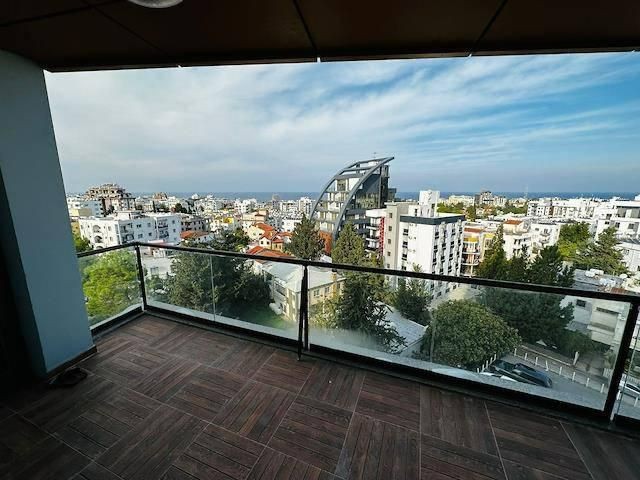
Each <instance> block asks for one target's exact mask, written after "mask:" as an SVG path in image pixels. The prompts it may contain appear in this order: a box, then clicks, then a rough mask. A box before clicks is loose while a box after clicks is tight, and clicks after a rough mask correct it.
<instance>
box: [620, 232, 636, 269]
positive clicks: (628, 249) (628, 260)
mask: <svg viewBox="0 0 640 480" xmlns="http://www.w3.org/2000/svg"><path fill="white" fill-rule="evenodd" d="M619 248H620V250H622V254H623V255H624V264H625V265H626V266H627V270H629V272H630V273H631V274H632V275H639V274H640V239H637V238H636V239H630V240H624V241H622V242H621V243H620V245H619Z"/></svg>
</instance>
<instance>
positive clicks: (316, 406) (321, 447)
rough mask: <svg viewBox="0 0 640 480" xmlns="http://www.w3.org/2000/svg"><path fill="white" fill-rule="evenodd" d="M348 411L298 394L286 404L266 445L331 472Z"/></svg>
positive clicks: (341, 439) (338, 451)
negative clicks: (286, 407)
mask: <svg viewBox="0 0 640 480" xmlns="http://www.w3.org/2000/svg"><path fill="white" fill-rule="evenodd" d="M351 415H352V414H351V412H349V411H348V410H343V409H341V408H338V407H334V406H333V405H328V404H326V403H322V402H319V401H317V400H313V399H311V398H305V397H299V398H298V399H297V400H296V401H295V402H294V403H293V404H292V405H291V407H289V411H288V412H287V414H286V415H285V417H284V419H283V420H282V423H281V424H280V426H279V427H278V429H277V430H276V433H275V434H274V435H273V438H272V439H271V441H270V442H269V446H270V447H271V448H273V449H275V450H277V451H279V452H282V453H285V454H289V455H294V456H295V457H296V458H297V459H299V460H302V461H304V462H306V463H309V464H311V465H314V466H316V467H318V468H320V469H322V470H326V471H328V472H333V471H334V470H335V469H336V466H337V464H338V459H339V458H340V452H341V450H342V446H343V444H344V441H345V437H346V435H347V428H348V427H349V421H350V420H351ZM292 452H295V453H292Z"/></svg>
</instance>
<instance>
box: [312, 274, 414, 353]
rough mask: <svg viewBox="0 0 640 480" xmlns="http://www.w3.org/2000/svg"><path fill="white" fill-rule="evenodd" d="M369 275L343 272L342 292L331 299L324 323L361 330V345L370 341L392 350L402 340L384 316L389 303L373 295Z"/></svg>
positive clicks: (342, 328) (339, 327) (374, 293)
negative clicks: (337, 296)
mask: <svg viewBox="0 0 640 480" xmlns="http://www.w3.org/2000/svg"><path fill="white" fill-rule="evenodd" d="M369 275H370V274H359V273H350V274H347V276H346V278H345V281H344V286H343V289H342V294H341V295H340V297H339V298H338V299H337V300H336V301H335V302H334V303H333V311H332V312H329V313H328V316H326V317H325V324H326V325H327V326H329V327H331V328H337V329H341V330H346V331H350V332H358V333H361V334H364V335H365V336H364V337H362V338H361V344H362V346H367V345H368V344H369V343H371V342H373V343H375V344H376V345H378V346H380V347H382V348H383V350H385V351H388V352H395V351H397V350H398V349H399V348H400V347H401V346H403V345H404V344H405V343H404V338H403V337H401V336H400V335H399V334H398V332H397V331H396V328H395V326H394V325H393V324H392V323H391V322H390V321H389V320H387V318H386V317H387V313H388V311H389V307H388V306H387V305H386V304H384V303H383V302H380V301H379V300H378V299H377V296H376V292H375V291H374V290H373V289H372V288H371V279H370V278H368V277H369Z"/></svg>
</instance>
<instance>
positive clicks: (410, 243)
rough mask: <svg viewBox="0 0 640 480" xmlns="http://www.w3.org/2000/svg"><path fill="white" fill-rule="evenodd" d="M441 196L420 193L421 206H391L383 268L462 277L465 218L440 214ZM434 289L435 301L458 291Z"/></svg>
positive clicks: (386, 221) (386, 222)
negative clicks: (439, 297) (447, 293)
mask: <svg viewBox="0 0 640 480" xmlns="http://www.w3.org/2000/svg"><path fill="white" fill-rule="evenodd" d="M439 197H440V192H437V191H432V190H427V191H421V192H420V200H419V202H418V203H408V202H407V203H395V202H392V203H389V204H387V209H386V216H385V217H384V230H383V238H382V239H381V241H382V242H383V245H384V248H383V264H384V266H385V267H386V268H391V269H396V270H407V271H411V270H413V268H414V266H416V267H418V268H419V269H420V270H421V271H422V272H425V273H435V274H440V275H456V276H458V275H460V270H461V265H462V240H463V231H464V225H465V218H464V215H452V214H443V213H438V212H437V205H438V202H439V199H440V198H439ZM434 283H435V284H434V285H430V288H432V294H433V296H434V298H436V297H438V296H440V295H442V294H443V293H445V292H448V291H449V290H450V289H451V288H455V285H452V284H440V282H434Z"/></svg>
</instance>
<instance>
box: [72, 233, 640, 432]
mask: <svg viewBox="0 0 640 480" xmlns="http://www.w3.org/2000/svg"><path fill="white" fill-rule="evenodd" d="M78 257H79V265H80V271H81V275H82V280H83V288H84V292H85V301H86V305H87V310H88V313H89V319H90V322H91V327H92V330H93V331H94V332H95V333H99V332H100V331H103V330H105V329H109V328H111V327H112V326H115V325H116V324H119V323H120V322H124V321H127V320H128V319H130V318H131V317H132V316H133V314H134V313H136V312H140V311H143V310H144V311H150V312H156V313H164V314H169V315H172V316H176V317H179V318H182V319H183V320H185V321H190V322H196V323H203V324H206V325H209V326H211V327H215V328H224V329H230V330H235V331H241V332H243V333H245V334H250V335H254V336H258V337H263V338H267V339H269V340H272V341H278V342H282V343H285V344H288V345H289V346H291V347H294V348H296V349H297V351H298V355H320V356H322V355H325V356H331V357H332V358H339V359H344V360H345V361H351V362H357V363H367V364H372V365H373V366H375V367H376V368H382V369H386V370H391V371H393V372H395V373H397V374H401V375H410V376H412V377H414V378H418V379H420V380H421V381H425V382H430V383H433V384H437V385H441V386H445V387H447V388H451V389H457V390H463V391H466V392H474V393H476V394H478V395H483V396H489V397H499V398H501V399H503V400H507V401H511V402H513V403H516V404H519V405H521V406H526V407H529V408H534V409H542V410H545V411H553V412H555V413H556V414H558V415H570V416H576V417H582V418H587V419H590V420H592V421H596V422H601V423H605V424H609V422H612V421H613V422H615V423H616V424H625V425H634V426H637V425H638V424H640V423H636V422H639V421H640V388H638V387H636V385H638V384H640V366H639V365H637V364H640V358H639V357H637V355H636V340H637V336H635V335H634V330H635V329H636V325H637V322H638V309H639V307H640V296H636V295H632V294H619V293H610V292H603V291H586V290H578V289H573V288H565V287H556V286H545V285H535V284H523V283H514V282H504V281H497V280H489V279H481V278H474V277H459V276H451V275H436V274H427V273H421V272H413V271H405V270H389V269H380V268H372V267H362V266H353V265H341V264H330V263H323V262H316V261H307V260H301V259H296V258H288V257H271V256H260V255H248V254H243V253H236V252H225V251H217V250H211V249H201V248H192V247H179V246H167V245H157V244H145V243H133V244H128V245H122V246H117V247H110V248H105V249H101V250H95V251H90V252H84V253H81V254H79V255H78ZM401 278H402V279H405V281H406V282H408V281H414V282H416V281H417V282H421V283H422V284H423V285H424V286H425V290H426V291H430V292H434V291H435V290H437V291H438V294H434V295H433V298H432V302H431V319H430V321H424V322H422V323H425V324H426V326H425V325H422V324H421V323H418V322H416V321H413V320H411V319H408V318H405V317H404V316H403V315H401V314H400V312H399V311H398V310H397V309H396V308H395V307H393V306H392V304H393V301H392V300H391V298H393V295H394V292H395V289H396V288H397V286H398V284H399V282H398V280H399V279H401ZM276 284H277V286H276ZM347 285H350V288H354V289H358V288H360V289H368V288H369V286H370V285H378V286H382V285H384V286H385V287H384V288H382V290H381V291H384V292H386V293H384V294H382V295H380V296H379V297H378V298H375V299H374V300H375V301H374V302H372V303H371V305H369V307H368V308H369V309H368V310H367V308H365V309H363V310H362V311H357V310H356V311H351V313H350V315H351V316H352V317H353V318H344V315H346V313H345V312H346V311H347V310H348V309H347V308H346V306H345V304H344V303H343V302H341V301H340V295H341V292H344V291H345V289H346V286H347ZM276 289H277V291H278V293H279V295H278V298H277V299H274V296H273V292H274V290H276ZM283 292H284V293H283ZM311 292H313V294H311ZM449 300H450V301H451V302H448V301H449ZM496 301H498V302H510V303H511V305H512V306H513V305H516V306H515V307H514V308H516V310H517V308H521V309H522V310H521V311H522V312H523V316H524V317H526V315H524V312H526V311H529V310H532V309H535V311H536V312H539V317H540V318H539V325H538V324H536V325H533V324H523V325H521V327H520V328H521V331H519V332H515V331H514V330H512V329H505V327H504V324H503V322H501V321H500V320H499V319H498V320H496V316H495V315H493V314H492V313H491V312H492V311H493V310H492V309H491V302H496ZM578 301H580V302H581V303H582V302H585V301H587V302H590V303H595V304H597V303H598V302H604V303H606V304H609V305H611V304H615V305H616V306H617V307H619V310H620V311H621V312H622V314H621V315H620V316H619V317H620V319H618V320H617V321H618V322H620V324H619V325H613V326H612V327H613V330H612V334H611V339H610V341H609V342H608V343H607V344H599V346H598V345H595V344H592V343H590V342H587V343H589V344H590V348H588V349H586V350H585V349H584V348H582V347H580V346H576V351H579V352H582V353H580V354H576V355H573V354H571V355H570V354H569V352H567V351H561V350H559V349H557V348H555V347H551V346H549V344H545V343H544V342H540V341H538V342H536V341H532V338H535V336H534V337H531V333H530V332H529V331H530V330H532V329H535V328H538V329H539V328H541V326H542V328H543V326H544V325H546V324H547V323H548V318H547V317H548V316H550V315H553V314H554V313H553V311H554V310H555V309H557V308H561V307H563V306H567V305H575V304H576V303H577V302H578ZM456 302H457V305H458V306H460V305H462V306H463V310H462V313H461V314H456V313H455V308H453V309H452V308H451V305H453V304H456ZM545 309H548V311H547V310H545ZM447 310H449V311H450V313H451V314H452V316H451V315H449V317H447V315H445V312H446V311H447ZM483 312H485V313H486V312H489V314H490V315H489V316H486V315H485V316H484V317H483V318H484V320H478V318H479V317H478V318H476V316H480V317H482V315H484V314H483ZM341 315H342V317H341ZM456 315H457V316H456ZM373 318H375V319H376V320H375V321H372V319H373ZM512 320H513V321H515V322H516V323H517V321H518V318H515V319H512ZM590 320H591V319H590V318H583V317H578V316H577V315H576V317H575V318H574V320H573V321H572V322H570V323H571V324H572V325H574V326H575V324H578V327H577V330H580V329H582V331H583V332H588V326H589V323H590ZM595 320H596V319H594V322H595ZM530 323H535V322H530ZM465 329H468V330H469V331H467V332H466V333H467V335H465V334H464V330H465ZM455 331H457V333H456V332H455ZM460 331H462V332H463V333H462V337H460V338H458V339H457V340H456V342H455V343H452V341H451V335H453V334H454V333H455V334H456V335H460ZM572 331H573V330H572ZM452 332H453V333H452ZM567 332H569V330H567ZM615 332H617V334H615ZM560 333H561V334H562V333H563V332H560ZM523 337H524V338H523ZM527 337H528V338H527ZM583 340H584V339H583ZM487 345H491V347H487ZM487 348H489V349H487ZM491 348H493V349H491ZM461 349H464V350H468V352H467V354H466V355H465V356H464V358H461V357H460V355H459V351H460V350H461ZM605 350H606V351H605Z"/></svg>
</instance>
